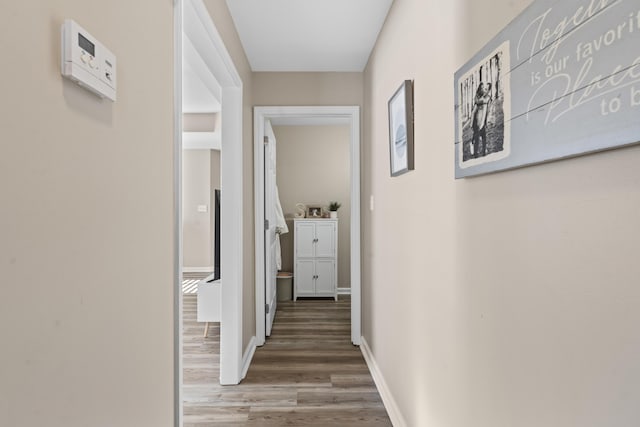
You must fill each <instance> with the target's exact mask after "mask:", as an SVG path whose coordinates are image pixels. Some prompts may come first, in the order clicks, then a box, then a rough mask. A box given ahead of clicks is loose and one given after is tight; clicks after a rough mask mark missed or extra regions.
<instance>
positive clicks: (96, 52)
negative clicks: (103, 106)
mask: <svg viewBox="0 0 640 427" xmlns="http://www.w3.org/2000/svg"><path fill="white" fill-rule="evenodd" d="M61 67H62V75H63V76H64V77H66V78H68V79H70V80H73V81H74V82H76V83H78V84H79V85H80V86H82V87H84V88H87V89H89V90H90V91H91V92H94V93H95V94H97V95H98V96H100V97H101V98H109V99H110V100H112V101H115V100H116V57H115V55H114V54H113V53H111V52H110V51H109V49H107V48H106V47H104V46H103V45H102V44H101V43H100V42H99V41H98V40H96V39H95V38H94V37H93V36H92V35H91V34H89V33H88V32H86V31H85V30H84V29H83V28H82V27H81V26H80V25H78V24H77V23H76V22H75V21H72V20H71V19H66V20H65V21H64V24H62V64H61Z"/></svg>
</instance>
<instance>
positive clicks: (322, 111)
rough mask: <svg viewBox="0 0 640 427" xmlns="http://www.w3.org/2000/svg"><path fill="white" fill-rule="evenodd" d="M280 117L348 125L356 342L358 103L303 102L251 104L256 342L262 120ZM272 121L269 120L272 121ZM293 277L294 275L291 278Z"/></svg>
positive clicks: (259, 336)
mask: <svg viewBox="0 0 640 427" xmlns="http://www.w3.org/2000/svg"><path fill="white" fill-rule="evenodd" d="M267 119H269V120H273V119H276V120H277V119H281V120H286V121H287V122H291V123H297V124H314V125H322V124H340V123H341V124H347V125H349V126H350V138H349V146H350V150H349V151H350V164H351V168H350V169H351V171H350V172H351V174H350V175H351V224H350V225H351V247H350V252H351V342H352V343H353V344H354V345H360V338H361V336H362V333H361V323H362V319H361V312H362V311H361V307H362V301H361V283H360V281H361V276H362V273H361V263H360V259H361V252H360V251H361V249H360V107H358V106H304V107H275V106H272V107H254V109H253V125H254V127H253V135H254V153H253V158H254V173H253V175H254V195H255V198H254V202H255V278H256V291H255V292H256V344H257V345H263V344H264V342H265V325H264V320H265V291H264V281H265V271H264V150H263V144H264V123H265V120H267ZM272 124H273V123H272ZM293 280H295V277H294V278H293Z"/></svg>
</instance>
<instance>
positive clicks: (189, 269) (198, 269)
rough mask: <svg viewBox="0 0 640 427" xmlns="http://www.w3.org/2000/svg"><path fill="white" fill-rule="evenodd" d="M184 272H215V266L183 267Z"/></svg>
mask: <svg viewBox="0 0 640 427" xmlns="http://www.w3.org/2000/svg"><path fill="white" fill-rule="evenodd" d="M182 272H183V273H213V267H182Z"/></svg>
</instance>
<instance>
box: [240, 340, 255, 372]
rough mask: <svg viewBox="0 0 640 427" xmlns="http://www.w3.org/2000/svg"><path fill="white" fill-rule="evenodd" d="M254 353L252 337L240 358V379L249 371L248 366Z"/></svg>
mask: <svg viewBox="0 0 640 427" xmlns="http://www.w3.org/2000/svg"><path fill="white" fill-rule="evenodd" d="M255 352H256V337H255V336H252V337H251V339H250V340H249V344H247V348H246V349H245V351H244V356H243V357H242V379H244V378H245V377H246V376H247V371H248V370H249V366H250V365H251V361H252V360H253V355H254V354H255Z"/></svg>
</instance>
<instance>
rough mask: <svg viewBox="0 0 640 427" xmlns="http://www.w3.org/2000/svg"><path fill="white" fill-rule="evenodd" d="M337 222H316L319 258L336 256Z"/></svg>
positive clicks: (317, 254) (317, 253)
mask: <svg viewBox="0 0 640 427" xmlns="http://www.w3.org/2000/svg"><path fill="white" fill-rule="evenodd" d="M335 236H336V223H335V222H333V221H332V222H321V223H318V224H316V240H315V241H316V254H315V256H317V257H318V258H333V257H335V256H336V243H337V242H336V241H335Z"/></svg>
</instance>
